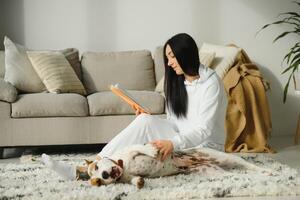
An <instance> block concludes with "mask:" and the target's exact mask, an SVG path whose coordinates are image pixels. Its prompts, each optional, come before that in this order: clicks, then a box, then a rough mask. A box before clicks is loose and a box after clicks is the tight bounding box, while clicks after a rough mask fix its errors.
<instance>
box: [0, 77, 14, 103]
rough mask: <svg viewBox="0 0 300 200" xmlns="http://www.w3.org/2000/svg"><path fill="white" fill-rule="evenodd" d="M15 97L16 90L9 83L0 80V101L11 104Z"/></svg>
mask: <svg viewBox="0 0 300 200" xmlns="http://www.w3.org/2000/svg"><path fill="white" fill-rule="evenodd" d="M17 96H18V91H17V89H16V88H15V87H14V86H13V85H12V84H10V83H9V82H6V81H5V80H3V79H0V101H6V102H10V103H12V102H14V101H16V99H17Z"/></svg>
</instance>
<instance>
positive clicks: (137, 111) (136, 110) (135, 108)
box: [131, 105, 142, 116]
mask: <svg viewBox="0 0 300 200" xmlns="http://www.w3.org/2000/svg"><path fill="white" fill-rule="evenodd" d="M131 107H132V108H133V109H134V110H135V115H136V116H138V115H139V114H141V113H142V111H141V110H140V109H139V108H137V107H135V106H134V105H132V106H131Z"/></svg>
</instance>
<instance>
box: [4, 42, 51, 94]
mask: <svg viewBox="0 0 300 200" xmlns="http://www.w3.org/2000/svg"><path fill="white" fill-rule="evenodd" d="M4 46H5V78H4V79H5V80H6V81H8V82H10V83H11V84H12V85H14V86H15V87H16V88H17V89H18V90H20V91H22V92H41V91H44V90H46V88H45V86H44V84H43V83H42V81H41V79H40V78H39V76H38V75H37V73H36V72H35V70H34V69H33V67H32V65H31V62H30V60H29V59H28V57H27V53H26V48H25V47H23V46H21V45H18V44H14V43H13V42H12V41H11V40H10V39H9V38H8V37H5V38H4Z"/></svg>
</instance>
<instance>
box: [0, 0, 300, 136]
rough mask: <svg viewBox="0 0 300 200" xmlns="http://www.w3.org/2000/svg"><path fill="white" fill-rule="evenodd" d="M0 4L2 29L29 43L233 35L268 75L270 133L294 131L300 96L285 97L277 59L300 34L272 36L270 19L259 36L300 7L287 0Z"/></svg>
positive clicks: (29, 0)
mask: <svg viewBox="0 0 300 200" xmlns="http://www.w3.org/2000/svg"><path fill="white" fill-rule="evenodd" d="M1 4H2V5H1ZM0 6H2V7H4V8H5V12H3V15H1V17H2V16H5V17H6V20H5V23H4V34H7V35H8V36H10V37H11V38H12V39H13V40H15V41H17V42H19V43H21V44H24V45H26V46H27V47H29V48H32V49H61V48H66V47H76V48H78V49H79V50H80V51H81V52H84V51H87V50H89V51H121V50H134V49H149V50H151V51H153V50H154V49H155V47H157V46H159V45H162V44H163V43H164V41H165V40H166V39H168V38H169V37H171V36H172V35H173V34H175V33H179V32H187V33H189V34H191V35H192V36H193V37H194V38H195V40H196V41H197V42H198V43H199V44H201V43H202V42H204V41H205V42H211V43H216V44H228V43H235V44H237V45H239V46H241V47H242V48H244V49H245V50H246V52H247V53H248V55H249V56H250V58H252V60H253V61H254V62H256V63H257V64H258V65H259V66H260V68H261V71H262V73H263V75H264V77H265V78H266V79H267V80H269V81H270V82H271V86H272V90H271V91H270V92H268V98H269V102H270V107H271V114H272V122H273V128H274V129H273V134H276V135H279V134H281V135H286V134H293V133H294V131H295V128H296V121H297V116H298V114H299V113H300V97H299V96H295V95H294V93H293V88H292V87H290V94H289V96H288V101H287V103H286V104H283V103H282V94H283V85H284V84H285V82H286V80H287V76H285V75H280V73H281V71H282V68H281V66H280V64H281V61H282V58H283V56H284V55H285V53H286V52H287V50H288V48H289V47H290V46H291V45H292V44H293V43H294V42H295V41H296V39H297V38H295V37H291V38H290V39H284V40H282V41H279V42H278V43H275V44H273V43H272V39H273V38H274V37H275V36H276V35H278V34H279V33H280V32H282V31H283V30H285V28H286V27H273V28H271V29H268V30H266V31H263V32H261V33H260V34H259V35H258V36H256V37H255V34H256V32H257V31H258V30H259V29H260V27H262V26H263V25H264V24H266V23H269V22H272V21H274V20H275V19H276V16H277V15H278V14H279V13H281V12H285V11H290V10H299V9H297V7H296V6H295V5H294V4H292V3H290V1H287V0H226V1H225V0H151V1H149V0H26V1H25V0H2V2H1V3H0ZM0 28H1V27H0ZM1 31H2V30H1V29H0V36H1V34H3V33H1ZM2 32H3V31H2Z"/></svg>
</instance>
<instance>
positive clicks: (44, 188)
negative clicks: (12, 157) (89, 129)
mask: <svg viewBox="0 0 300 200" xmlns="http://www.w3.org/2000/svg"><path fill="white" fill-rule="evenodd" d="M52 156H53V158H54V159H56V160H63V161H66V162H68V163H73V164H80V165H82V164H83V159H85V158H88V157H90V158H93V157H92V155H91V154H77V155H74V154H68V155H52ZM242 157H243V158H244V159H246V160H247V161H249V162H252V163H255V164H256V165H258V166H264V168H270V169H273V170H275V171H277V172H278V174H279V175H275V176H266V175H262V174H259V173H256V172H253V171H246V170H244V169H231V170H230V171H229V172H228V173H226V174H222V175H207V176H203V175H200V174H197V173H193V174H189V175H183V174H179V175H176V176H169V177H161V178H155V179H146V180H145V182H146V183H145V187H144V188H142V189H140V190H138V189H137V188H136V187H135V186H133V185H129V184H114V185H109V186H101V187H95V186H90V185H89V184H88V182H84V181H65V180H62V179H61V178H60V177H58V176H57V174H56V173H54V172H53V171H50V170H49V169H47V168H45V167H44V166H43V164H42V163H41V161H40V157H38V156H36V157H32V158H31V159H29V160H27V161H23V162H21V164H0V199H93V200H94V199H115V200H117V199H203V198H209V197H237V196H240V197H241V196H279V195H284V196H287V195H300V176H299V175H297V171H296V170H294V169H291V168H289V167H288V166H287V165H283V164H280V163H278V162H276V161H275V160H273V159H270V158H267V157H266V156H264V155H262V154H258V155H253V154H252V155H251V154H250V155H243V156H242Z"/></svg>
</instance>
